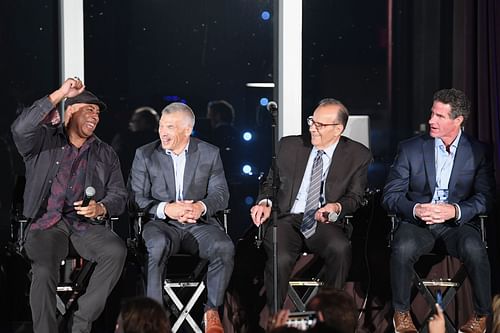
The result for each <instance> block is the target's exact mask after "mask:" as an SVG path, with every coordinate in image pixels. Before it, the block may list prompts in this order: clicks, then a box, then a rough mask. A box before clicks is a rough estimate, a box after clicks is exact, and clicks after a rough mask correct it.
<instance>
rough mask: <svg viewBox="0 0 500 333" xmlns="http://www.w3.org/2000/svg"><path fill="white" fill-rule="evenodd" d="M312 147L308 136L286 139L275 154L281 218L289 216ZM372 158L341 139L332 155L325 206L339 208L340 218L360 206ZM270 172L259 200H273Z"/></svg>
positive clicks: (361, 146)
mask: <svg viewBox="0 0 500 333" xmlns="http://www.w3.org/2000/svg"><path fill="white" fill-rule="evenodd" d="M311 150H312V145H311V142H310V139H309V138H308V137H307V136H287V137H283V138H282V139H281V140H280V144H279V148H278V152H277V166H278V171H279V180H280V188H279V191H278V203H279V208H280V213H281V214H288V213H290V210H291V209H292V206H293V204H294V202H295V199H296V197H297V193H298V192H299V188H300V185H301V183H302V179H303V177H304V172H305V170H306V166H307V160H308V159H309V154H310V153H311ZM371 161H372V155H371V153H370V151H369V150H368V148H366V147H365V146H363V145H362V144H360V143H358V142H356V141H353V140H351V139H349V138H346V137H341V138H340V140H339V143H338V145H337V148H336V149H335V152H334V154H333V159H332V163H331V165H330V169H329V171H328V174H327V177H326V183H325V199H326V203H333V202H339V203H340V204H341V205H342V213H341V215H340V218H342V217H343V216H345V215H349V214H353V213H354V212H355V211H356V210H357V209H358V208H359V207H360V205H361V202H362V201H363V195H364V192H365V188H366V184H367V181H368V166H369V164H370V162H371ZM272 179H273V174H272V171H270V172H269V175H268V177H267V179H266V181H265V182H264V184H263V187H262V189H261V193H260V194H259V200H262V199H265V198H271V196H272Z"/></svg>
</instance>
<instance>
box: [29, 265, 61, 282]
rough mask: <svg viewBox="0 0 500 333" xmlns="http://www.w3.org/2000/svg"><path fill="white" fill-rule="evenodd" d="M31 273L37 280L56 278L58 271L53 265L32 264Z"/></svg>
mask: <svg viewBox="0 0 500 333" xmlns="http://www.w3.org/2000/svg"><path fill="white" fill-rule="evenodd" d="M32 271H33V275H34V277H36V279H37V280H38V281H47V282H48V281H50V280H56V279H57V275H58V273H59V267H56V266H54V265H33V267H32Z"/></svg>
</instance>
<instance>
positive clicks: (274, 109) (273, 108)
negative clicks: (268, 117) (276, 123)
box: [266, 101, 278, 116]
mask: <svg viewBox="0 0 500 333" xmlns="http://www.w3.org/2000/svg"><path fill="white" fill-rule="evenodd" d="M266 109H267V111H269V112H271V114H272V115H273V116H276V115H277V114H278V103H276V102H275V101H270V102H269V103H267V106H266Z"/></svg>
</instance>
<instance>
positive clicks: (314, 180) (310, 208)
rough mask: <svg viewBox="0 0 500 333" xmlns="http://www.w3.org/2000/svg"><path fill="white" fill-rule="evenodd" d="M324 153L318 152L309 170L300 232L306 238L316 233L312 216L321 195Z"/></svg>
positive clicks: (317, 206)
mask: <svg viewBox="0 0 500 333" xmlns="http://www.w3.org/2000/svg"><path fill="white" fill-rule="evenodd" d="M324 153H325V152H324V151H323V150H318V153H317V155H316V157H315V158H314V162H313V167H312V170H311V181H310V183H309V190H308V191H307V201H306V208H305V209H304V218H303V220H302V225H301V226H300V231H301V232H302V233H303V234H304V236H305V237H306V238H309V237H311V236H312V235H313V234H314V232H315V231H316V223H317V222H316V220H315V219H314V214H315V213H316V211H317V210H318V208H319V197H320V194H321V178H322V174H323V158H322V155H323V154H324Z"/></svg>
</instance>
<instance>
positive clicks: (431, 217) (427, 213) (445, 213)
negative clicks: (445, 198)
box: [415, 203, 455, 224]
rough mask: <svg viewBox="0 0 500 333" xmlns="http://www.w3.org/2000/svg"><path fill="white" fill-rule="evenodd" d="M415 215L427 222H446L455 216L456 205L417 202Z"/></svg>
mask: <svg viewBox="0 0 500 333" xmlns="http://www.w3.org/2000/svg"><path fill="white" fill-rule="evenodd" d="M415 216H416V217H418V218H419V219H421V220H422V221H424V222H425V223H426V224H436V223H444V222H446V221H447V220H449V219H452V218H455V206H453V205H452V204H448V203H425V204H417V205H416V206H415Z"/></svg>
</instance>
